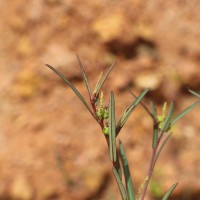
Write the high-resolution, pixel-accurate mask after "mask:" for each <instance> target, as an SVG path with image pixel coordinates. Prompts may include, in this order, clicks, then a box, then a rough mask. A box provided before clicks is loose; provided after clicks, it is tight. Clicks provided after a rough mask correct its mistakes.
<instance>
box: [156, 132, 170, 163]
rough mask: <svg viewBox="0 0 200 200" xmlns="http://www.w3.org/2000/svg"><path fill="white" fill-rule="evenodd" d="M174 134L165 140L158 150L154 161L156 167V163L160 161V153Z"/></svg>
mask: <svg viewBox="0 0 200 200" xmlns="http://www.w3.org/2000/svg"><path fill="white" fill-rule="evenodd" d="M172 134H173V133H170V134H169V135H168V136H167V137H166V138H165V140H164V141H163V143H162V144H161V146H160V148H159V149H158V151H157V153H156V157H155V159H154V165H155V164H156V161H157V160H158V157H159V156H160V153H161V151H162V149H163V148H164V146H165V144H166V143H167V142H168V140H169V139H170V137H171V136H172Z"/></svg>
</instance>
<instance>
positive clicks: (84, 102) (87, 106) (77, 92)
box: [46, 64, 95, 118]
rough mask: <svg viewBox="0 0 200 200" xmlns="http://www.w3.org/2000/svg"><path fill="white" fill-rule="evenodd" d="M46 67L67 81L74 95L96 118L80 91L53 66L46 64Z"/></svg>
mask: <svg viewBox="0 0 200 200" xmlns="http://www.w3.org/2000/svg"><path fill="white" fill-rule="evenodd" d="M46 66H47V67H48V68H50V69H51V70H52V71H53V72H54V73H56V74H57V75H58V76H60V78H61V79H63V80H64V81H65V83H67V84H68V85H69V86H70V88H71V89H72V90H73V91H74V93H75V94H76V95H77V97H78V98H79V99H80V100H81V101H82V103H83V104H84V105H85V107H86V108H87V109H88V110H89V112H90V113H91V115H92V116H93V117H94V118H95V116H94V114H93V112H92V110H91V108H90V106H89V105H88V103H87V102H86V101H85V99H84V98H83V96H82V95H81V94H80V93H79V91H78V90H77V89H76V88H75V87H74V85H73V84H72V83H71V82H70V81H69V80H68V79H67V78H66V77H65V76H63V75H62V74H61V73H60V72H58V71H57V70H56V69H55V68H53V67H52V66H51V65H48V64H46Z"/></svg>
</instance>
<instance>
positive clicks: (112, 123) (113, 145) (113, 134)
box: [108, 92, 117, 162]
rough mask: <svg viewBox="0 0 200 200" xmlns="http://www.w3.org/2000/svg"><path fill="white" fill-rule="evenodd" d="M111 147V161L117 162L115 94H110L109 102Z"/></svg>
mask: <svg viewBox="0 0 200 200" xmlns="http://www.w3.org/2000/svg"><path fill="white" fill-rule="evenodd" d="M108 121H109V124H108V125H109V146H110V159H111V160H112V161H114V162H115V161H116V158H117V150H116V126H115V100H114V93H113V92H111V93H110V102H109V119H108Z"/></svg>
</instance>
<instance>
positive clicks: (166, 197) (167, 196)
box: [162, 183, 178, 200]
mask: <svg viewBox="0 0 200 200" xmlns="http://www.w3.org/2000/svg"><path fill="white" fill-rule="evenodd" d="M177 185H178V183H175V184H173V185H172V186H171V188H170V189H169V190H168V191H167V192H166V193H165V195H164V197H163V198H162V200H167V199H168V198H169V196H170V195H171V193H172V192H173V191H174V189H175V188H176V186H177Z"/></svg>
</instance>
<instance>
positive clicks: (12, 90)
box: [0, 0, 200, 200]
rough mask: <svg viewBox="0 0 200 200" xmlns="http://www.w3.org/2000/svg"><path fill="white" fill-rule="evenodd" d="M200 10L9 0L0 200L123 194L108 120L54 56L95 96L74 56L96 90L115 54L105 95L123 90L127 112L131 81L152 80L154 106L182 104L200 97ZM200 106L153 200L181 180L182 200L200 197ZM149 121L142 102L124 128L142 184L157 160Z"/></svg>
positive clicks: (190, 4) (0, 61) (2, 29)
mask: <svg viewBox="0 0 200 200" xmlns="http://www.w3.org/2000/svg"><path fill="white" fill-rule="evenodd" d="M199 10H200V2H199V0H193V1H190V0H173V1H172V0H171V1H162V0H158V1H155V0H149V1H142V0H124V1H118V0H113V1H112V0H86V1H81V0H30V1H23V0H18V1H14V0H13V1H2V0H0V13H1V18H0V73H1V84H0V91H1V92H0V111H1V115H0V199H3V200H6V199H19V200H30V199H35V200H46V199H59V200H60V199H61V200H62V199H65V200H72V199H73V200H101V199H103V200H114V199H116V200H118V199H120V195H119V192H118V190H117V185H116V183H115V181H114V179H113V176H112V174H111V172H110V171H111V163H110V161H109V155H108V150H107V147H106V143H105V141H104V137H103V135H102V134H101V131H100V128H99V127H98V125H97V124H96V123H95V121H94V120H93V119H92V117H91V116H90V114H89V113H88V112H87V111H86V109H85V108H84V107H83V105H82V104H81V103H80V102H79V100H78V99H77V98H76V96H75V95H74V94H73V93H72V91H71V90H70V89H69V87H67V86H66V85H65V84H64V83H63V82H62V81H61V80H60V79H59V78H58V77H57V76H56V75H54V74H53V73H52V72H51V71H50V70H49V69H47V68H45V67H44V64H45V63H49V64H51V65H52V66H54V67H55V68H57V69H58V70H60V71H62V72H63V73H64V74H65V75H66V76H67V77H68V78H69V79H70V80H71V81H72V82H73V83H74V84H75V85H76V86H77V87H78V89H79V91H80V92H81V93H82V94H83V95H84V96H86V97H87V93H86V89H85V87H84V84H83V81H82V79H81V76H80V71H79V67H78V64H77V61H76V57H75V52H78V53H79V55H80V56H81V58H82V60H83V63H84V64H85V66H86V71H87V73H88V75H89V79H90V80H91V82H92V84H93V86H94V85H95V81H96V80H97V77H98V75H99V73H100V71H101V70H102V69H106V67H108V66H109V65H110V64H111V63H112V62H113V61H114V60H115V59H117V61H118V62H117V66H116V68H115V69H114V71H113V73H112V75H111V76H110V78H109V80H108V81H107V84H106V86H105V87H104V93H105V102H108V95H109V91H110V90H113V91H114V92H115V93H116V95H115V96H116V107H117V118H119V116H120V115H121V114H122V112H123V110H124V109H125V108H126V106H127V105H128V104H129V103H130V102H131V101H132V97H131V96H130V94H129V93H128V88H130V89H131V91H134V92H135V93H137V94H139V92H140V91H141V90H142V89H144V88H146V87H151V88H152V90H151V92H150V94H149V96H148V97H147V98H146V100H145V102H146V103H147V104H148V105H149V97H150V96H151V98H152V99H153V100H154V101H155V102H156V103H157V105H158V107H159V108H160V107H161V105H162V103H163V101H165V100H166V101H168V102H170V101H171V100H174V101H175V102H176V112H179V111H180V110H182V109H183V108H184V107H186V106H188V105H190V104H191V103H193V102H195V101H196V99H197V98H196V97H193V96H192V95H190V94H189V93H188V92H187V89H186V88H187V87H189V88H192V89H194V90H197V91H198V90H199V89H200V67H199V64H200V47H199V44H200V26H199V22H200V15H199ZM199 111H200V108H199V107H198V108H197V109H195V110H193V111H192V112H191V113H190V114H188V115H187V116H186V117H184V118H183V119H182V121H181V122H179V123H178V124H177V126H176V127H175V129H174V132H175V134H174V135H173V138H172V139H171V141H170V142H169V144H168V145H167V148H166V150H165V151H164V152H163V154H162V157H161V159H160V160H159V163H158V165H157V167H156V169H155V176H154V178H153V181H152V183H151V185H150V189H149V193H148V194H149V195H148V199H155V198H156V197H155V196H159V195H160V194H163V193H164V192H165V191H166V190H167V188H169V187H170V186H171V185H172V184H173V183H174V182H179V183H180V185H179V187H178V188H177V190H176V191H175V192H174V196H173V198H172V199H177V200H182V199H184V200H192V199H195V200H198V199H200V157H199V145H200V135H199V133H200V123H199V120H200V115H199ZM151 127H152V122H151V119H150V118H149V117H148V116H147V114H146V113H145V111H144V110H143V109H142V108H141V107H138V108H137V109H136V111H135V114H134V115H133V116H132V117H131V118H130V120H129V121H128V123H127V124H126V126H125V127H124V130H123V131H122V133H121V135H120V138H121V139H122V141H123V143H124V145H125V148H126V151H127V156H128V159H129V162H130V168H131V172H132V177H133V180H134V185H135V189H136V190H138V188H139V185H140V183H141V182H142V181H143V180H144V178H145V176H146V172H147V168H148V163H149V159H150V152H151ZM59 161H61V163H62V164H58V163H60V162H59ZM153 196H154V198H153ZM151 197H152V198H151ZM159 199H161V198H159Z"/></svg>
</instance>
